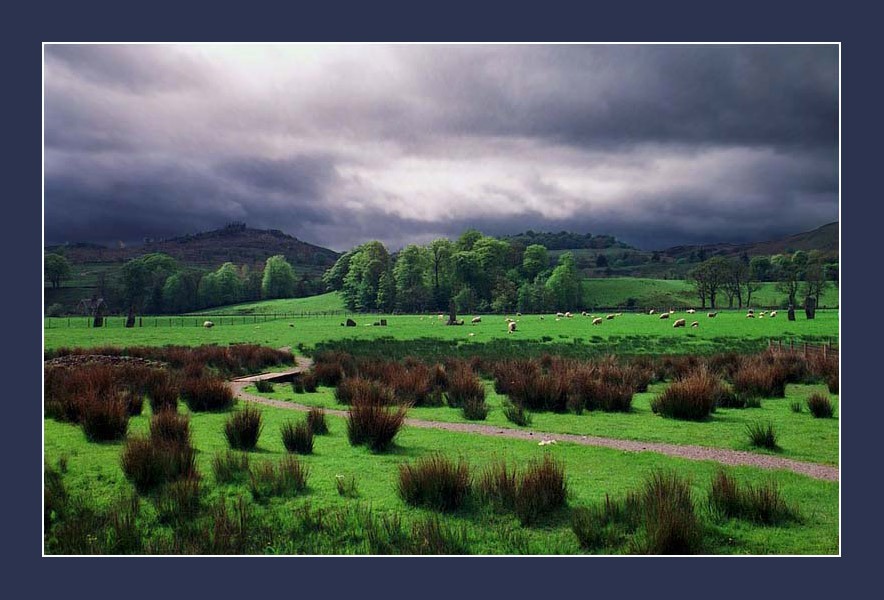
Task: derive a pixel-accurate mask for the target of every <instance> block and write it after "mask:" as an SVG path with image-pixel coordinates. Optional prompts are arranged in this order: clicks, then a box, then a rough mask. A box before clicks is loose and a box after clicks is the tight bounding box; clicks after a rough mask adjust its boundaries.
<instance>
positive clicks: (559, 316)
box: [556, 312, 565, 319]
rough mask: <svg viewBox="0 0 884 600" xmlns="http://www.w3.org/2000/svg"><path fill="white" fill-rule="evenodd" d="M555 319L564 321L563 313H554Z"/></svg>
mask: <svg viewBox="0 0 884 600" xmlns="http://www.w3.org/2000/svg"><path fill="white" fill-rule="evenodd" d="M556 317H557V318H559V319H564V318H565V313H558V312H557V313H556Z"/></svg>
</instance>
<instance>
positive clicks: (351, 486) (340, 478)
mask: <svg viewBox="0 0 884 600" xmlns="http://www.w3.org/2000/svg"><path fill="white" fill-rule="evenodd" d="M335 487H337V489H338V495H339V496H343V497H344V498H356V497H357V496H359V489H358V487H357V485H356V477H355V476H353V475H349V476H346V475H335Z"/></svg>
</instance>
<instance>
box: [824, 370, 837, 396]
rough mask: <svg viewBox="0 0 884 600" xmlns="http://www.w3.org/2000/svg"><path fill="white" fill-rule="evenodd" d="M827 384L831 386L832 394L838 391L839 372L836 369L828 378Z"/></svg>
mask: <svg viewBox="0 0 884 600" xmlns="http://www.w3.org/2000/svg"><path fill="white" fill-rule="evenodd" d="M826 386H827V387H828V388H829V393H830V394H837V393H838V372H837V371H835V372H834V373H832V374H831V375H829V376H828V377H827V378H826Z"/></svg>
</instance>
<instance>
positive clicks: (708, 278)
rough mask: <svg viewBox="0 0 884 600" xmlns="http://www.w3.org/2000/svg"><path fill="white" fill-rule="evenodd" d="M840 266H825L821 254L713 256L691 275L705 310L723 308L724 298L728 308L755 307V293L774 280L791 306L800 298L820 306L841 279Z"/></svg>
mask: <svg viewBox="0 0 884 600" xmlns="http://www.w3.org/2000/svg"><path fill="white" fill-rule="evenodd" d="M837 278H838V266H837V264H833V263H825V262H824V261H823V258H822V255H820V253H818V252H813V251H811V252H804V251H801V250H799V251H797V252H795V253H793V254H778V255H775V256H772V257H770V256H755V257H753V258H751V259H749V257H748V256H746V255H743V256H740V257H731V258H728V257H724V256H713V257H712V258H709V259H707V260H705V261H703V262H702V263H700V264H699V265H698V266H697V267H695V268H694V269H693V270H692V271H690V273H689V274H688V280H689V281H690V282H691V283H693V285H694V289H695V291H696V294H697V298H698V299H699V300H700V306H701V308H706V306H707V302H708V304H709V307H711V308H716V307H718V306H721V302H720V300H721V297H722V296H723V297H725V298H726V299H727V306H728V308H734V306H735V305H736V307H737V308H742V307H743V306H747V307H748V306H751V305H752V294H753V293H755V292H756V291H758V289H759V287H760V284H761V282H764V281H774V282H776V283H777V290H778V291H779V292H781V293H782V294H784V296H785V298H786V302H787V303H788V304H789V305H790V306H798V300H799V296H800V295H801V297H802V298H804V299H807V298H813V300H814V305H815V306H819V304H820V296H821V295H822V293H823V291H825V289H826V288H827V287H828V286H829V285H830V284H829V281H830V280H837Z"/></svg>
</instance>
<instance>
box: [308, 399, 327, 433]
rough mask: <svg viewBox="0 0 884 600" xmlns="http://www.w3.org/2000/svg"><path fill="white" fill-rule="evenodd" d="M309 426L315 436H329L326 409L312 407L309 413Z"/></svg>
mask: <svg viewBox="0 0 884 600" xmlns="http://www.w3.org/2000/svg"><path fill="white" fill-rule="evenodd" d="M307 424H308V425H310V429H311V431H313V434H314V435H328V432H329V429H328V420H327V419H326V418H325V409H323V408H319V407H316V406H314V407H311V408H310V410H309V411H307Z"/></svg>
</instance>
